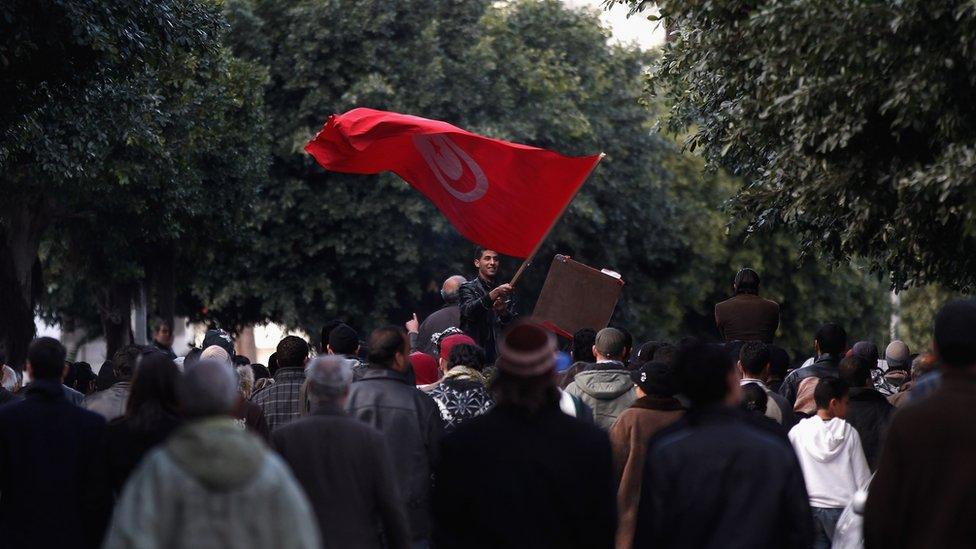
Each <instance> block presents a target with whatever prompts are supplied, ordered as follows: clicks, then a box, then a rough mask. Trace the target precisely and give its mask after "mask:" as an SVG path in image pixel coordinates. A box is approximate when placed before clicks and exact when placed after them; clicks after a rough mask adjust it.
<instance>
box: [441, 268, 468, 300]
mask: <svg viewBox="0 0 976 549" xmlns="http://www.w3.org/2000/svg"><path fill="white" fill-rule="evenodd" d="M465 282H467V279H465V278H464V277H463V276H461V275H454V276H452V277H449V278H448V279H447V280H445V281H444V284H442V285H441V299H443V300H444V303H447V304H448V305H452V304H455V303H457V302H458V290H459V289H460V288H461V284H464V283H465Z"/></svg>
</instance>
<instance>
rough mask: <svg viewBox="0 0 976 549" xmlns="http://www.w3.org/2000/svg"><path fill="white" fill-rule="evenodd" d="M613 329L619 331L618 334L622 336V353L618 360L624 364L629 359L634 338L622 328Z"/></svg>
mask: <svg viewBox="0 0 976 549" xmlns="http://www.w3.org/2000/svg"><path fill="white" fill-rule="evenodd" d="M615 328H616V329H617V330H620V333H622V334H623V335H624V351H623V353H622V354H621V356H620V360H621V361H622V362H624V363H626V362H627V360H628V359H629V358H630V352H631V351H632V350H633V349H634V336H633V335H631V333H630V331H628V330H627V328H624V327H623V326H615Z"/></svg>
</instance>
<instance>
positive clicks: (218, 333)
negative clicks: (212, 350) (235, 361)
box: [200, 328, 234, 356]
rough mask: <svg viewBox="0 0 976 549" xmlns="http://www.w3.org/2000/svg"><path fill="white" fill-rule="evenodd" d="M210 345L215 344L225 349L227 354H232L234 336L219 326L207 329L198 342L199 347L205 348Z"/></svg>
mask: <svg viewBox="0 0 976 549" xmlns="http://www.w3.org/2000/svg"><path fill="white" fill-rule="evenodd" d="M211 345H216V346H218V347H220V348H221V349H223V350H225V351H227V356H234V338H232V337H231V335H230V334H229V333H227V331H225V330H221V329H220V328H214V329H210V330H207V333H206V334H204V336H203V343H201V344H200V348H201V349H206V348H207V347H210V346H211Z"/></svg>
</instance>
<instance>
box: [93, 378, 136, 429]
mask: <svg viewBox="0 0 976 549" xmlns="http://www.w3.org/2000/svg"><path fill="white" fill-rule="evenodd" d="M129 386H130V384H129V382H128V381H120V382H118V383H116V384H115V385H112V386H111V387H109V388H108V389H105V390H104V391H99V392H97V393H92V394H90V395H88V396H86V397H85V400H83V401H82V402H81V407H82V408H84V409H86V410H88V411H90V412H95V413H96V414H99V415H101V416H102V417H104V418H105V421H112V420H113V419H115V418H117V417H122V416H124V415H125V406H126V405H127V404H128V403H129Z"/></svg>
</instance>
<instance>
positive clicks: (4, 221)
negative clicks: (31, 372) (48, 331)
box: [0, 200, 47, 369]
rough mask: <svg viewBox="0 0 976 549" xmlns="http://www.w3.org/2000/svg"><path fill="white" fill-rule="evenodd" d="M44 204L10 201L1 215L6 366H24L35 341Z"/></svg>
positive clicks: (0, 321) (0, 330) (1, 324)
mask: <svg viewBox="0 0 976 549" xmlns="http://www.w3.org/2000/svg"><path fill="white" fill-rule="evenodd" d="M46 209H47V208H46V202H44V201H35V202H33V203H28V204H25V203H24V202H22V201H17V200H11V204H10V207H9V208H5V209H4V210H3V211H2V212H0V344H2V346H3V350H4V352H5V354H6V356H7V363H8V364H9V365H10V366H12V367H14V368H17V369H21V368H23V366H24V361H25V360H26V359H27V347H28V346H29V345H30V342H31V339H33V338H34V334H35V326H34V299H33V296H34V293H35V292H34V288H33V287H32V283H33V281H34V275H35V274H36V273H34V272H33V271H34V266H35V265H34V264H35V263H36V261H37V249H38V246H40V242H41V236H42V235H43V233H44V229H45V228H46V227H47V219H46V217H47V216H46V215H45V213H44V211H45V210H46Z"/></svg>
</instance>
